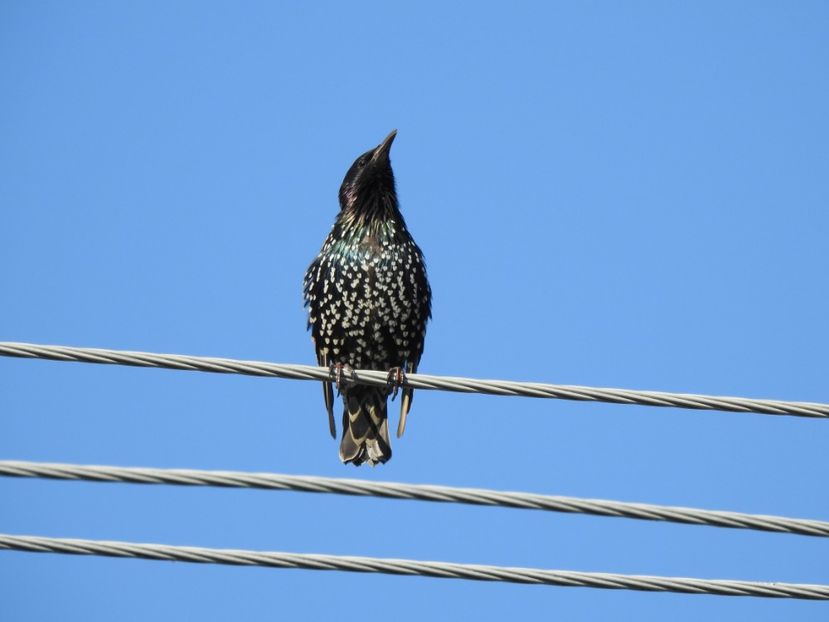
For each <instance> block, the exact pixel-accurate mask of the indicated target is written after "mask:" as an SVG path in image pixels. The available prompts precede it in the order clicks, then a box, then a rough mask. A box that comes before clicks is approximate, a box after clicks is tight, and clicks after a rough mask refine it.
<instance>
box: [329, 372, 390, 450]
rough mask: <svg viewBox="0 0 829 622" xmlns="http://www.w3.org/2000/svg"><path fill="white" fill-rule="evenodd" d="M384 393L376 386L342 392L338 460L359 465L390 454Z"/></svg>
mask: <svg viewBox="0 0 829 622" xmlns="http://www.w3.org/2000/svg"><path fill="white" fill-rule="evenodd" d="M387 397H388V396H387V393H386V390H385V389H378V388H376V387H353V388H351V389H349V390H348V391H347V393H346V394H345V399H344V401H345V409H344V410H343V440H342V442H341V443H340V460H342V461H343V462H344V463H346V464H347V463H349V462H350V463H352V464H354V466H359V465H361V464H363V462H368V463H369V464H370V465H371V466H374V465H376V464H382V463H384V462H387V461H388V460H389V458H391V443H390V442H389V426H388V416H387V412H386V399H387Z"/></svg>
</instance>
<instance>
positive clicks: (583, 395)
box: [0, 342, 829, 418]
mask: <svg viewBox="0 0 829 622" xmlns="http://www.w3.org/2000/svg"><path fill="white" fill-rule="evenodd" d="M0 356H14V357H20V358H36V359H49V360H55V361H79V362H84V363H102V364H113V365H130V366H134V367H160V368H166V369H179V370H190V371H206V372H215V373H224V374H245V375H249V376H272V377H278V378H290V379H294V380H323V381H324V380H330V379H331V377H330V372H329V370H327V369H325V368H323V367H314V366H311V365H294V364H284V363H267V362H262V361H239V360H233V359H226V358H215V357H206V356H187V355H181V354H155V353H150V352H131V351H126V350H105V349H99V348H75V347H68V346H49V345H38V344H31V343H17V342H0ZM351 376H352V377H351V378H350V380H353V381H354V382H359V383H362V384H368V385H373V386H385V385H386V384H387V380H388V378H387V374H386V373H385V372H380V371H371V370H355V371H354V373H353V374H352V375H351ZM407 385H408V386H411V387H413V388H415V389H438V390H444V391H456V392H461V393H485V394H489V395H520V396H524V397H541V398H555V399H565V400H575V401H593V402H610V403H615V404H638V405H642V406H673V407H676V408H689V409H694V410H723V411H731V412H750V413H760V414H766V415H793V416H797V417H815V418H829V404H822V403H816V402H789V401H781V400H765V399H751V398H742V397H722V396H712V395H695V394H690V393H666V392H661V391H635V390H628V389H607V388H595V387H584V386H574V385H558V384H544V383H540V382H514V381H509V380H476V379H474V378H458V377H451V376H430V375H426V374H409V375H408V377H407Z"/></svg>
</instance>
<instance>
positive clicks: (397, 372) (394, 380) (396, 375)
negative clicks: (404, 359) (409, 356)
mask: <svg viewBox="0 0 829 622" xmlns="http://www.w3.org/2000/svg"><path fill="white" fill-rule="evenodd" d="M386 384H387V385H388V387H389V391H390V392H391V399H392V401H394V398H396V397H397V392H398V391H399V390H400V388H401V387H403V386H405V384H406V372H404V371H403V368H402V367H392V368H391V369H390V370H389V375H388V378H387V379H386Z"/></svg>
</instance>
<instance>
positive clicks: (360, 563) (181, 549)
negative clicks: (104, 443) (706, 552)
mask: <svg viewBox="0 0 829 622" xmlns="http://www.w3.org/2000/svg"><path fill="white" fill-rule="evenodd" d="M0 549H9V550H15V551H26V552H30V553H65V554H69V555H101V556H106V557H132V558H139V559H153V560H166V561H183V562H193V563H199V564H208V563H214V564H227V565H235V566H268V567H271V568H303V569H307V570H344V571H347V572H377V573H383V574H395V575H408V576H412V575H415V576H425V577H435V578H440V579H469V580H473V581H502V582H508V583H532V584H540V585H559V586H570V587H596V588H606V589H629V590H642V591H649V592H679V593H684V594H716V595H720V596H763V597H767V598H798V599H808V600H829V585H810V584H803V583H776V582H775V583H761V582H755V581H734V580H723V579H689V578H682V577H654V576H645V575H623V574H612V573H599V572H575V571H570V570H543V569H539V568H510V567H503V566H485V565H481V564H456V563H449V562H432V561H416V560H410V559H387V558H377V557H354V556H344V555H311V554H306V553H281V552H276V551H248V550H239V549H210V548H204V547H195V546H169V545H163V544H139V543H134V542H115V541H106V540H79V539H69V538H44V537H38V536H14V535H7V534H0Z"/></svg>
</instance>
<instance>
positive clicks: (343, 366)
mask: <svg viewBox="0 0 829 622" xmlns="http://www.w3.org/2000/svg"><path fill="white" fill-rule="evenodd" d="M343 371H345V373H346V375H347V376H348V378H346V379H343ZM331 379H332V380H333V381H334V384H335V385H336V387H337V395H339V394H340V393H342V389H343V387H345V386H346V385H348V384H349V383H350V382H351V381H353V380H354V368H353V367H351V365H349V364H348V363H333V362H332V363H331Z"/></svg>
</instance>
